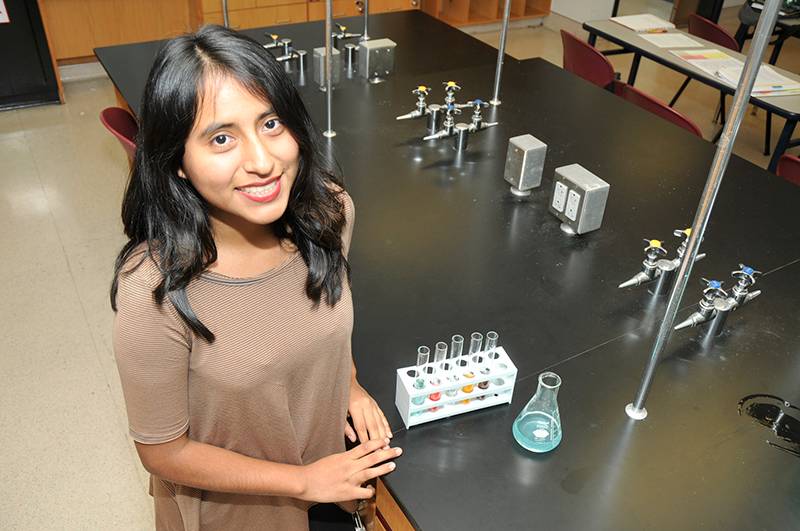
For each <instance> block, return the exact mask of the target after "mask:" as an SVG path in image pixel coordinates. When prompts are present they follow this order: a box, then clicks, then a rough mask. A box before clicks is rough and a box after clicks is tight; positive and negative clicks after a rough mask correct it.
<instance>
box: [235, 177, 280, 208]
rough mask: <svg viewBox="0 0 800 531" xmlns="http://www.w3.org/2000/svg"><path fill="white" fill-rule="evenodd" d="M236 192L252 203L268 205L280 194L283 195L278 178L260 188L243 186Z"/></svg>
mask: <svg viewBox="0 0 800 531" xmlns="http://www.w3.org/2000/svg"><path fill="white" fill-rule="evenodd" d="M236 191H237V192H239V193H240V194H242V195H243V196H245V197H246V198H247V199H250V200H251V201H255V202H257V203H267V202H269V201H272V200H273V199H275V198H276V197H278V194H280V193H281V180H280V178H278V179H275V180H274V181H272V182H270V183H267V184H263V185H259V186H242V187H239V188H236Z"/></svg>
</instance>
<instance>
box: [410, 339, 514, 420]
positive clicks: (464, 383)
mask: <svg viewBox="0 0 800 531" xmlns="http://www.w3.org/2000/svg"><path fill="white" fill-rule="evenodd" d="M477 360H481V361H480V362H478V361H477ZM452 362H456V363H458V362H466V365H458V366H456V370H455V374H456V375H457V376H458V381H454V380H452V378H451V373H450V372H449V371H444V370H442V368H441V366H440V367H437V366H436V365H437V364H436V363H434V362H431V363H428V364H427V365H425V366H423V367H421V368H419V367H417V366H415V365H411V366H409V367H401V368H400V369H397V387H396V390H395V399H394V403H395V406H396V407H397V410H398V411H399V412H400V416H401V417H402V418H403V422H404V423H405V425H406V428H410V427H411V426H416V425H418V424H424V423H426V422H431V421H433V420H439V419H443V418H447V417H452V416H453V415H460V414H462V413H468V412H470V411H476V410H479V409H485V408H487V407H492V406H497V405H499V404H510V403H511V398H512V396H513V394H514V384H515V383H516V381H517V367H516V365H514V363H513V362H512V361H511V358H509V357H508V353H506V351H505V349H504V348H503V347H496V348H495V349H494V353H493V355H492V356H489V353H488V352H486V351H481V352H478V353H476V354H471V355H464V356H461V357H459V358H456V359H455V360H452V359H450V360H446V361H444V362H442V363H439V365H443V364H449V363H452ZM431 368H432V369H434V371H433V372H428V371H430V370H431ZM420 369H421V370H422V374H421V375H420V376H418V375H417V371H418V370H420ZM487 369H488V373H487V372H485V371H486V370H487ZM468 373H472V374H473V375H474V376H473V377H472V378H470V377H468V376H467V374H468ZM421 377H424V379H425V387H424V388H421V389H418V388H417V387H415V385H414V384H415V382H416V381H417V380H418V378H421ZM449 377H450V378H449ZM437 382H438V384H437ZM482 382H488V386H486V388H485V389H482V388H480V387H479V385H478V384H480V383H482ZM465 388H467V389H470V392H466V391H465V390H464V389H465ZM448 391H449V393H448ZM437 395H438V396H437ZM431 396H433V397H434V398H437V399H435V400H434V399H432V398H431ZM417 402H419V403H417Z"/></svg>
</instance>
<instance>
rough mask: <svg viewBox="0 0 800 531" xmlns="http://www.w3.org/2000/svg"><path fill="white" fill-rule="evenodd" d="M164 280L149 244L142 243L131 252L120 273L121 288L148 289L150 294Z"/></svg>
mask: <svg viewBox="0 0 800 531" xmlns="http://www.w3.org/2000/svg"><path fill="white" fill-rule="evenodd" d="M163 278H164V276H163V275H162V273H161V270H160V269H159V267H158V264H157V263H156V259H155V255H154V253H153V251H152V250H151V246H150V245H149V244H148V243H147V242H142V243H140V244H139V245H137V246H136V247H134V248H133V249H132V250H131V252H130V253H129V254H128V256H127V257H126V258H125V261H124V262H123V263H122V266H121V267H120V269H119V273H118V279H119V283H120V287H121V288H122V287H123V286H124V287H127V288H133V289H136V288H138V289H139V290H143V289H146V290H147V291H148V292H149V293H152V291H153V290H154V289H155V288H156V286H158V285H159V284H160V283H161V281H162V279H163ZM137 291H138V290H137Z"/></svg>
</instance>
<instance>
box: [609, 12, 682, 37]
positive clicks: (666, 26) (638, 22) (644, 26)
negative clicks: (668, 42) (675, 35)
mask: <svg viewBox="0 0 800 531" xmlns="http://www.w3.org/2000/svg"><path fill="white" fill-rule="evenodd" d="M611 20H613V21H614V22H616V23H617V24H622V25H623V26H625V27H626V28H628V29H632V30H633V31H635V32H637V33H644V32H648V31H653V32H655V31H666V30H670V29H675V24H673V23H672V22H670V21H668V20H664V19H663V18H659V17H657V16H655V15H651V14H649V13H645V14H642V15H626V16H624V17H611Z"/></svg>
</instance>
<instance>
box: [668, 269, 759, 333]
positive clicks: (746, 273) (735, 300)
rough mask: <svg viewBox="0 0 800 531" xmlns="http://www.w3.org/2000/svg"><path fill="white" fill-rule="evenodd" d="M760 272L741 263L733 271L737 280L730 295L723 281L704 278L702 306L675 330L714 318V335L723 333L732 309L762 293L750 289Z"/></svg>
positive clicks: (732, 274) (733, 275)
mask: <svg viewBox="0 0 800 531" xmlns="http://www.w3.org/2000/svg"><path fill="white" fill-rule="evenodd" d="M760 274H761V271H756V270H755V269H753V268H752V267H749V266H746V265H744V264H739V269H737V270H736V271H734V272H733V273H731V276H732V277H733V278H735V279H736V281H737V282H736V285H735V286H734V287H733V288H732V289H731V293H730V295H729V294H728V293H727V292H725V290H723V289H722V282H719V281H717V280H705V279H703V281H704V282H705V283H706V286H707V287H706V289H704V290H703V299H702V300H701V301H700V308H699V309H698V311H696V312H694V313H693V314H692V315H690V316H689V317H687V318H686V319H685V320H684V321H682V322H681V323H679V324H678V325H677V326H676V327H675V330H681V329H683V328H689V327H692V326H697V325H700V324H703V323H705V322H708V321H712V320H713V323H712V329H713V333H714V335H719V334H720V333H722V327H723V325H724V323H725V320H726V319H727V317H728V315H729V314H730V313H731V312H732V311H734V310H736V309H738V308H740V307H742V306H744V305H745V304H747V303H748V302H750V301H751V300H753V299H755V298H756V297H758V296H759V295H761V290H756V291H750V288H751V287H752V286H753V284H755V282H756V278H755V277H756V275H760Z"/></svg>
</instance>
